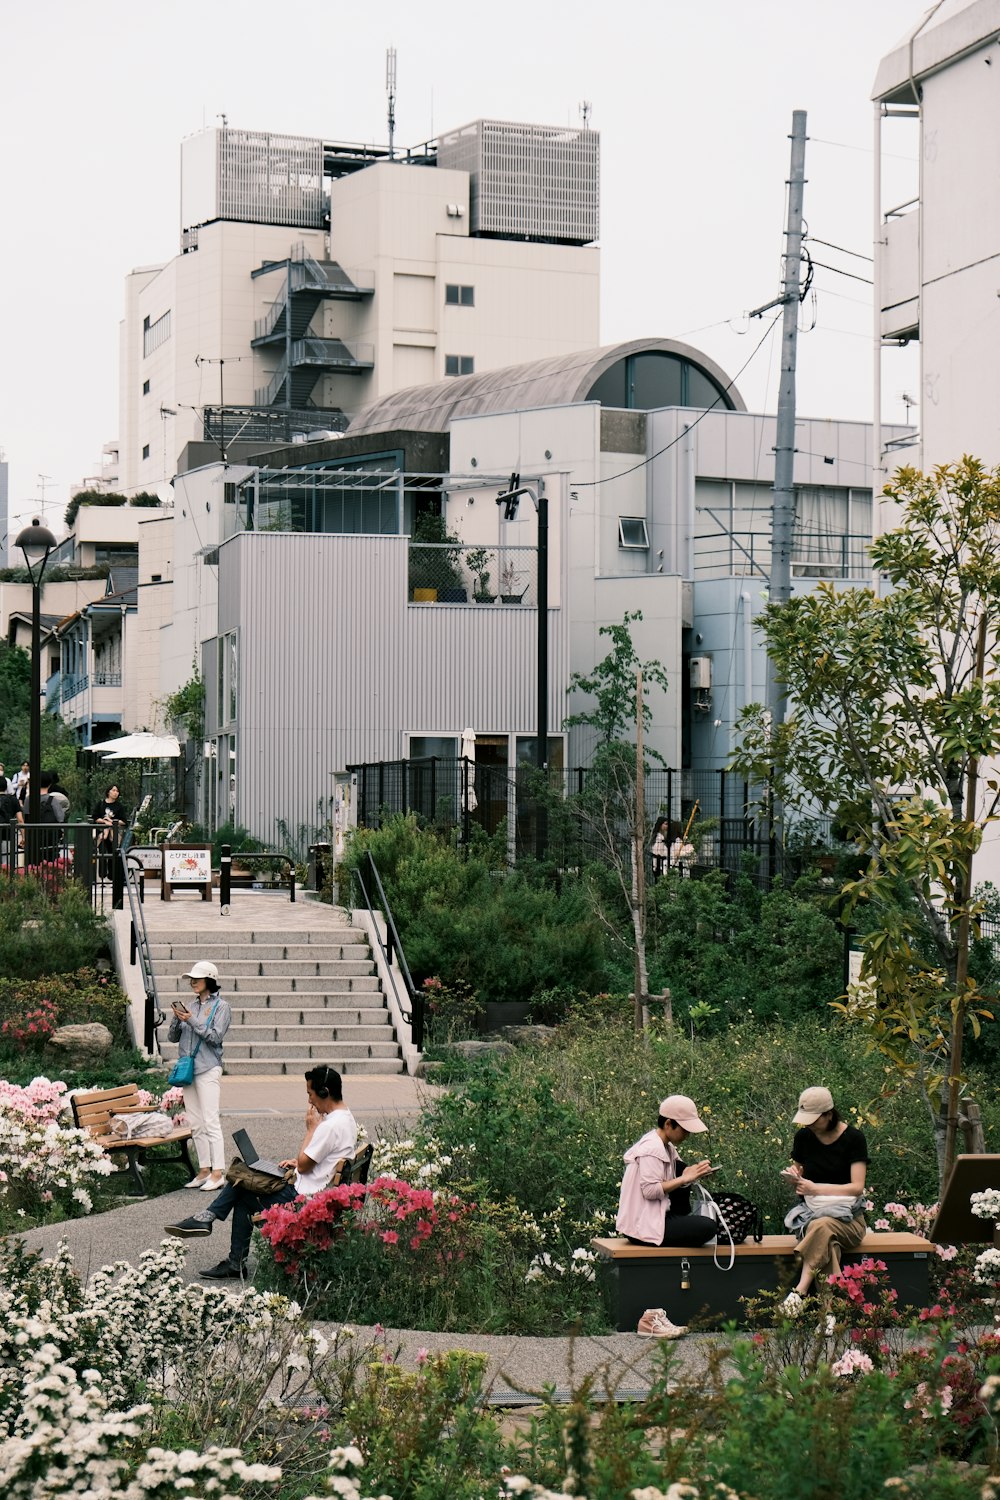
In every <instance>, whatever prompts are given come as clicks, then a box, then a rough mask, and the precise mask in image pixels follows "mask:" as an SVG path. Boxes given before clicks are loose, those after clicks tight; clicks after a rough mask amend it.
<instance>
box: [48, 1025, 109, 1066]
mask: <svg viewBox="0 0 1000 1500" xmlns="http://www.w3.org/2000/svg"><path fill="white" fill-rule="evenodd" d="M113 1045H114V1037H113V1036H112V1035H111V1032H110V1031H109V1030H108V1028H107V1027H106V1026H102V1025H101V1023H100V1021H87V1022H86V1023H84V1024H81V1025H79V1026H60V1027H59V1029H58V1030H57V1031H54V1032H53V1033H52V1035H51V1036H50V1037H49V1039H48V1041H47V1042H46V1044H45V1052H46V1055H47V1056H48V1057H54V1058H58V1059H59V1061H60V1062H62V1063H65V1065H66V1066H67V1067H68V1068H80V1067H85V1066H86V1064H87V1063H93V1062H100V1060H101V1058H103V1057H107V1055H108V1053H109V1052H110V1051H111V1048H112V1047H113Z"/></svg>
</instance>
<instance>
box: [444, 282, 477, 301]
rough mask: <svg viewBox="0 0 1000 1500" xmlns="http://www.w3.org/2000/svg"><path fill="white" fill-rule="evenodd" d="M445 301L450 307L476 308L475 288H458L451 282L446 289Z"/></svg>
mask: <svg viewBox="0 0 1000 1500" xmlns="http://www.w3.org/2000/svg"><path fill="white" fill-rule="evenodd" d="M444 300H445V302H446V304H447V305H448V307H475V305H476V289H475V287H473V286H458V285H456V284H455V283H454V282H451V281H449V282H448V283H447V285H446V286H445V289H444Z"/></svg>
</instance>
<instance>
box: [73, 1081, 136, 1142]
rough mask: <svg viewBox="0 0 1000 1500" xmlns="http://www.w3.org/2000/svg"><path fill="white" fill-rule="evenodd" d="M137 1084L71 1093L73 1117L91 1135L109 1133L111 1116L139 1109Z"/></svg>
mask: <svg viewBox="0 0 1000 1500" xmlns="http://www.w3.org/2000/svg"><path fill="white" fill-rule="evenodd" d="M140 1108H141V1106H140V1104H139V1086H138V1084H136V1083H124V1084H122V1085H121V1087H120V1088H116V1089H89V1090H88V1091H87V1093H85V1094H74V1095H73V1119H74V1120H75V1121H76V1123H77V1125H78V1126H79V1127H80V1129H81V1130H89V1131H90V1133H91V1135H109V1134H110V1131H111V1123H110V1122H111V1116H112V1115H125V1114H129V1113H130V1112H131V1111H133V1110H137V1109H140Z"/></svg>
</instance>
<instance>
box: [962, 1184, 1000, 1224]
mask: <svg viewBox="0 0 1000 1500" xmlns="http://www.w3.org/2000/svg"><path fill="white" fill-rule="evenodd" d="M969 1207H970V1208H971V1209H972V1212H973V1213H974V1214H975V1216H976V1218H977V1219H992V1220H993V1221H994V1222H997V1221H998V1220H1000V1188H987V1189H986V1190H985V1192H982V1193H973V1194H972V1197H971V1198H970V1199H969Z"/></svg>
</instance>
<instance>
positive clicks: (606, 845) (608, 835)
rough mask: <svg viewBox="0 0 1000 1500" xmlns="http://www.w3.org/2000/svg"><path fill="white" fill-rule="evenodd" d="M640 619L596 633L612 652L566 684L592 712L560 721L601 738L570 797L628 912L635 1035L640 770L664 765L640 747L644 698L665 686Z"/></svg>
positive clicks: (641, 910)
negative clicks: (636, 630) (637, 630)
mask: <svg viewBox="0 0 1000 1500" xmlns="http://www.w3.org/2000/svg"><path fill="white" fill-rule="evenodd" d="M641 619H642V611H641V610H634V611H633V612H631V613H628V612H626V614H625V617H624V619H623V620H622V623H621V624H620V625H602V626H601V627H600V631H599V634H600V635H603V636H608V637H609V638H610V640H611V650H610V651H609V652H608V654H607V655H606V656H605V657H603V658H602V659H601V661H599V662H598V663H597V665H596V666H595V667H594V670H593V671H592V672H590V673H581V672H574V673H573V675H572V677H571V678H570V691H571V692H574V691H576V692H581V693H586V694H588V695H589V696H591V697H592V698H593V699H594V704H593V707H591V708H590V709H586V710H584V711H582V712H580V713H575V714H571V715H570V716H569V718H567V719H566V720H565V724H566V726H567V727H570V726H573V725H580V724H587V725H590V726H591V727H592V728H594V729H597V730H598V731H599V733H600V736H601V739H600V743H599V744H598V747H597V750H596V752H595V755H594V759H593V763H592V765H591V768H590V771H589V773H588V775H587V780H586V784H585V790H584V791H583V793H582V794H580V795H579V796H578V797H577V798H576V799H575V806H576V811H577V815H578V817H579V818H580V821H581V823H582V824H583V825H584V827H585V828H586V829H587V831H588V832H589V834H590V836H591V838H593V839H596V841H597V842H598V844H599V845H600V847H601V850H602V856H603V860H604V862H605V863H606V865H607V867H608V868H609V869H610V870H611V871H612V872H613V876H614V879H615V881H616V883H617V885H618V887H619V889H620V891H621V894H622V898H623V901H624V903H625V906H626V909H627V910H628V913H629V921H630V926H631V930H632V947H633V971H634V986H635V1021H636V1028H637V1029H641V1028H643V1027H644V1026H645V1025H646V1023H647V1021H648V1011H649V1006H648V999H649V974H648V966H647V962H646V882H645V863H644V861H645V851H646V845H647V842H648V819H647V816H646V807H645V799H644V796H643V790H642V787H643V772H644V770H645V761H646V758H647V757H651V758H652V759H654V760H658V761H661V762H662V760H663V757H662V756H661V755H660V754H659V752H658V751H656V750H647V749H645V748H644V744H643V737H644V733H645V731H646V730H647V729H648V728H649V725H650V724H651V722H652V717H653V714H652V709H651V708H650V706H649V704H648V703H647V701H646V693H647V691H648V689H649V688H650V687H651V686H652V687H658V688H662V689H663V690H664V691H666V688H667V674H666V672H665V671H664V668H663V666H662V665H661V664H660V662H658V661H648V662H642V661H640V660H639V656H638V654H637V652H636V649H635V645H634V643H633V641H632V632H631V630H630V629H629V626H630V625H631V624H632V623H633V622H634V621H636V620H641ZM594 909H595V911H596V912H597V913H598V915H600V916H602V917H603V918H604V919H605V920H606V921H607V913H605V911H604V908H603V903H602V901H601V900H600V899H597V900H595V902H594ZM608 925H609V926H611V927H612V929H613V930H614V929H615V928H616V924H614V923H613V922H609V924H608Z"/></svg>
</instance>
